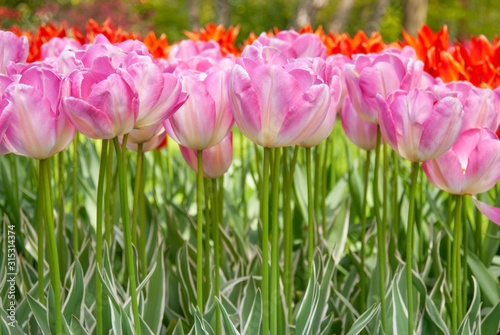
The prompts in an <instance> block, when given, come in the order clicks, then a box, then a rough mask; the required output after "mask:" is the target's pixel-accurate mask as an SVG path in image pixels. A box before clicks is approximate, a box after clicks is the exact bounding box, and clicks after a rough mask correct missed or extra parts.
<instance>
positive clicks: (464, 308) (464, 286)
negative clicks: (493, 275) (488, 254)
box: [460, 197, 481, 315]
mask: <svg viewBox="0 0 500 335" xmlns="http://www.w3.org/2000/svg"><path fill="white" fill-rule="evenodd" d="M462 199H463V198H462ZM465 200H467V202H466V206H467V207H468V208H470V206H471V202H472V199H471V198H469V197H467V198H465V199H463V200H462V201H465ZM464 205H465V204H464ZM464 205H462V211H463V215H464V216H466V215H467V214H466V212H465V208H464V207H465V206H464ZM466 234H467V225H464V224H462V236H461V240H462V243H463V248H464V255H463V259H462V264H463V271H464V273H463V280H461V281H460V283H461V284H462V314H461V315H465V314H466V313H467V280H468V278H467V255H468V250H467V242H468V241H467V235H466ZM478 255H481V254H478Z"/></svg>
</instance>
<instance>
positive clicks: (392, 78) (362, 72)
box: [345, 53, 424, 123]
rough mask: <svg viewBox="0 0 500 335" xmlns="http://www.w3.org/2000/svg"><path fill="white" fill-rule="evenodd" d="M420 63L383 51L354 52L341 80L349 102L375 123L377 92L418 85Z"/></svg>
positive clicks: (420, 71)
mask: <svg viewBox="0 0 500 335" xmlns="http://www.w3.org/2000/svg"><path fill="white" fill-rule="evenodd" d="M423 67H424V64H423V63H422V62H421V61H415V60H413V59H412V58H408V57H403V59H402V58H401V55H398V54H393V53H387V54H382V55H357V57H355V58H354V59H353V64H348V65H346V66H345V81H346V86H347V90H348V91H349V96H350V97H351V102H352V104H353V106H354V108H355V109H356V111H357V112H358V113H359V115H360V116H361V117H362V118H363V119H365V120H366V121H368V122H372V123H378V122H379V121H378V107H377V95H379V94H380V95H382V97H383V98H384V99H385V98H387V96H388V95H389V94H390V93H391V92H393V91H395V90H398V89H402V90H404V91H407V92H409V91H411V90H412V89H413V88H416V87H420V85H421V79H422V72H423Z"/></svg>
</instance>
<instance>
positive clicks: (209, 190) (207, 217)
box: [203, 178, 214, 304]
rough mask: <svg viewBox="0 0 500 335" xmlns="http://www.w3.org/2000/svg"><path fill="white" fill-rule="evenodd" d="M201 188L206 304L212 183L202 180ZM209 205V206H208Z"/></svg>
mask: <svg viewBox="0 0 500 335" xmlns="http://www.w3.org/2000/svg"><path fill="white" fill-rule="evenodd" d="M203 186H204V191H205V192H204V195H205V238H204V241H205V270H204V278H205V286H204V288H203V293H204V295H205V296H204V297H203V303H204V304H206V302H207V301H208V298H209V295H210V287H211V283H210V281H211V280H210V279H211V278H210V238H211V236H210V235H211V234H210V229H211V225H212V222H213V219H214V218H213V217H212V214H213V211H211V210H210V206H212V207H213V205H214V203H213V198H212V196H213V190H212V181H211V180H210V179H208V178H203ZM209 205H210V206H209Z"/></svg>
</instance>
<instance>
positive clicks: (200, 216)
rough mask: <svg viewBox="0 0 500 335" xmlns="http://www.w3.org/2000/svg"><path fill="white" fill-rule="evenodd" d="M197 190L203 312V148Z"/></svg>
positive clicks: (199, 284)
mask: <svg viewBox="0 0 500 335" xmlns="http://www.w3.org/2000/svg"><path fill="white" fill-rule="evenodd" d="M197 192H198V193H197V197H196V205H197V227H196V229H197V240H196V241H197V244H196V270H197V272H196V293H197V296H196V299H197V301H198V308H199V309H200V311H201V313H202V314H203V150H198V178H197Z"/></svg>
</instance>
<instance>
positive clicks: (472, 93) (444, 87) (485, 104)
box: [433, 81, 500, 132]
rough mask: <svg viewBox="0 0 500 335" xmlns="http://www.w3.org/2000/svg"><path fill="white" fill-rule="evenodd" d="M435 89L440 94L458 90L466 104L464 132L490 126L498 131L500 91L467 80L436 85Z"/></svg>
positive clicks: (489, 127)
mask: <svg viewBox="0 0 500 335" xmlns="http://www.w3.org/2000/svg"><path fill="white" fill-rule="evenodd" d="M433 91H434V92H435V93H436V95H438V96H446V95H449V94H452V92H457V93H458V94H457V97H458V98H459V99H460V101H461V102H462V104H463V105H464V123H463V125H462V132H464V131H466V130H468V129H471V128H483V127H485V128H488V129H490V130H491V131H493V132H495V131H497V129H498V127H499V126H500V114H499V113H498V109H499V107H500V99H499V98H500V95H499V94H498V93H499V92H500V91H497V92H496V93H495V91H492V90H491V89H489V88H479V87H475V86H473V85H472V84H471V83H469V82H466V81H459V82H451V83H447V84H441V85H435V86H434V87H433Z"/></svg>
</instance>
